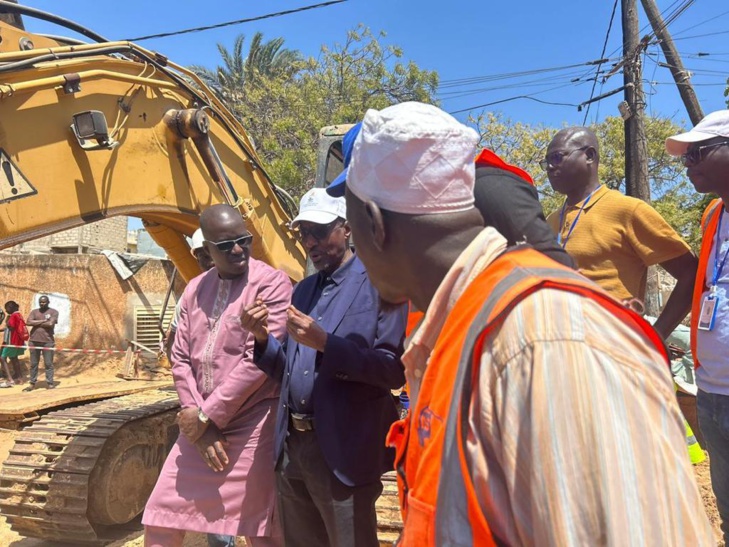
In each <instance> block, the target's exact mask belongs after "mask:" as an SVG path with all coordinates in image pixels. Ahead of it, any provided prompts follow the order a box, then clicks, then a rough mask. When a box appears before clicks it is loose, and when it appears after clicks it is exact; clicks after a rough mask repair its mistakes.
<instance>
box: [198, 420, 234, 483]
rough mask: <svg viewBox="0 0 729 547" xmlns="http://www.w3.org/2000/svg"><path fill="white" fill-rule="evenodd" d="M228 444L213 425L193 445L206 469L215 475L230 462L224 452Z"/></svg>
mask: <svg viewBox="0 0 729 547" xmlns="http://www.w3.org/2000/svg"><path fill="white" fill-rule="evenodd" d="M229 444H230V443H228V441H227V440H226V439H225V435H223V434H222V433H221V432H220V430H219V429H218V428H217V427H216V426H215V424H213V425H211V426H210V427H208V428H207V429H206V430H205V433H203V434H202V436H201V437H200V438H199V439H198V441H197V442H196V443H195V448H197V451H198V452H199V453H200V456H201V457H202V459H203V461H204V462H205V463H206V464H207V465H208V467H209V468H210V469H212V470H213V471H215V472H216V473H219V472H221V471H222V470H223V469H225V466H226V465H228V463H229V462H230V460H229V459H228V453H227V452H226V451H225V449H226V448H228V445H229Z"/></svg>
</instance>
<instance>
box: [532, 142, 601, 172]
mask: <svg viewBox="0 0 729 547" xmlns="http://www.w3.org/2000/svg"><path fill="white" fill-rule="evenodd" d="M588 148H590V147H589V145H588V146H583V147H581V148H575V149H574V150H570V151H569V152H552V153H550V154H547V155H546V156H545V158H544V159H543V160H542V161H540V162H539V167H541V168H542V169H544V170H545V171H546V170H547V169H548V168H549V166H550V165H551V166H552V167H557V166H558V165H559V164H561V163H562V160H564V159H565V158H566V157H567V156H569V155H570V154H572V153H573V152H577V151H578V150H579V151H580V152H581V151H583V150H587V149H588Z"/></svg>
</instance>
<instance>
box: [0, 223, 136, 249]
mask: <svg viewBox="0 0 729 547" xmlns="http://www.w3.org/2000/svg"><path fill="white" fill-rule="evenodd" d="M127 224H128V219H127V217H125V216H119V217H113V218H107V219H104V220H100V221H98V222H94V223H92V224H85V225H83V226H79V227H78V228H71V229H70V230H64V231H63V232H58V233H56V234H52V235H50V236H46V237H42V238H39V239H36V240H33V241H28V242H27V243H23V244H22V245H18V246H16V247H13V248H12V250H11V252H12V251H40V252H48V251H52V250H61V251H62V250H67V252H78V249H79V247H80V248H81V249H82V250H83V251H86V250H88V249H96V250H104V249H106V250H110V251H116V252H120V253H123V252H126V250H127Z"/></svg>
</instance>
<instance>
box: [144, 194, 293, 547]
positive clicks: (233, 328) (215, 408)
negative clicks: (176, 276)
mask: <svg viewBox="0 0 729 547" xmlns="http://www.w3.org/2000/svg"><path fill="white" fill-rule="evenodd" d="M200 227H201V229H202V232H203V236H204V238H205V243H204V245H205V248H206V249H207V251H208V252H209V253H210V256H211V257H212V259H213V262H214V263H215V268H213V269H211V270H209V271H207V272H205V273H204V274H202V275H199V276H198V277H196V278H194V279H193V280H192V281H190V283H189V284H188V285H187V287H186V288H185V292H184V293H183V295H182V298H181V301H180V319H179V323H178V328H177V334H176V336H175V343H174V345H173V346H172V354H171V356H170V357H171V362H172V374H173V377H174V381H175V388H176V390H177V393H178V395H179V397H180V403H181V406H182V410H180V412H179V413H178V417H177V422H178V424H179V426H180V436H179V437H178V439H177V442H176V443H175V445H174V446H173V448H172V450H171V452H170V454H169V455H168V457H167V460H166V461H165V463H164V466H163V467H162V471H161V473H160V476H159V479H158V481H157V484H156V485H155V487H154V490H153V491H152V494H151V496H150V498H149V501H148V502H147V506H146V508H145V511H144V516H143V519H142V523H143V524H144V526H145V545H146V546H147V547H179V546H180V545H182V542H183V539H184V536H185V531H187V530H189V531H196V532H203V533H207V534H209V536H208V542H209V543H210V544H211V545H226V543H213V541H211V540H213V539H214V538H215V536H217V537H220V536H227V537H228V539H227V540H226V539H224V540H223V541H228V540H229V537H230V536H246V538H247V539H246V540H247V542H248V543H249V545H251V546H252V547H257V546H262V547H273V546H280V545H282V544H283V543H282V539H281V534H280V531H279V527H278V522H277V516H276V513H275V500H276V490H275V477H274V469H273V464H272V459H273V444H274V442H273V428H274V420H275V415H276V405H277V403H278V393H279V386H278V383H277V382H274V381H273V380H270V379H269V378H268V377H267V376H266V375H265V374H264V373H263V372H261V371H260V370H259V369H258V368H257V367H256V366H255V365H254V364H253V343H254V338H253V333H252V332H251V331H250V330H248V329H246V328H244V327H243V326H242V325H241V319H240V316H241V312H242V310H243V309H244V308H245V307H246V306H250V305H252V304H253V303H254V302H255V301H262V302H264V303H265V304H266V306H267V309H268V312H269V316H268V329H269V331H268V332H270V333H271V336H273V337H283V335H284V331H285V328H286V327H285V325H286V310H287V308H288V307H289V305H290V303H291V282H290V281H289V278H288V277H287V276H286V274H285V273H284V272H282V271H280V270H276V269H274V268H272V267H271V266H269V265H267V264H265V263H263V262H260V261H258V260H255V259H254V258H251V246H252V243H253V236H252V234H250V233H249V232H248V229H247V227H246V223H245V221H244V219H243V217H242V216H241V214H240V212H239V211H238V210H237V209H235V208H234V207H231V206H229V205H222V204H221V205H213V206H212V207H209V208H208V209H205V210H204V211H203V213H202V215H201V216H200ZM210 534H212V536H211V535H210ZM228 544H229V543H228Z"/></svg>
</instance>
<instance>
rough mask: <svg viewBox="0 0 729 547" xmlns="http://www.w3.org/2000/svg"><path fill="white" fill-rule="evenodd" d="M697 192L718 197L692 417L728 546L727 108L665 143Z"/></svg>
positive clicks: (711, 220)
mask: <svg viewBox="0 0 729 547" xmlns="http://www.w3.org/2000/svg"><path fill="white" fill-rule="evenodd" d="M666 150H667V151H668V153H669V154H671V155H672V156H681V159H682V160H683V163H684V165H685V166H686V173H687V174H688V177H689V179H690V180H691V183H692V184H693V185H694V187H695V188H696V191H697V192H701V193H702V194H708V193H711V194H717V195H718V196H719V199H715V200H713V201H712V202H711V203H710V204H709V206H708V207H707V209H706V211H705V212H704V216H703V219H702V221H701V228H702V231H703V239H702V242H701V253H700V254H699V266H698V270H697V273H696V284H695V286H694V295H693V306H692V309H691V352H692V353H693V356H694V363H695V365H696V384H697V386H698V394H697V397H696V405H697V410H698V412H697V414H698V418H699V425H700V426H701V432H702V433H703V435H704V439H705V440H706V448H707V449H708V450H709V456H710V457H711V485H712V487H713V489H714V494H716V505H717V507H718V509H719V513H720V514H721V520H722V524H721V529H722V532H723V533H724V541H725V542H729V265H727V264H726V262H727V255H729V214H727V211H726V204H727V203H729V110H719V111H717V112H712V113H711V114H709V115H708V116H706V117H705V118H704V119H703V120H701V121H700V122H699V123H698V124H697V125H696V127H694V128H693V129H692V130H691V131H689V132H687V133H683V134H681V135H676V136H675V137H670V138H668V139H666Z"/></svg>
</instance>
